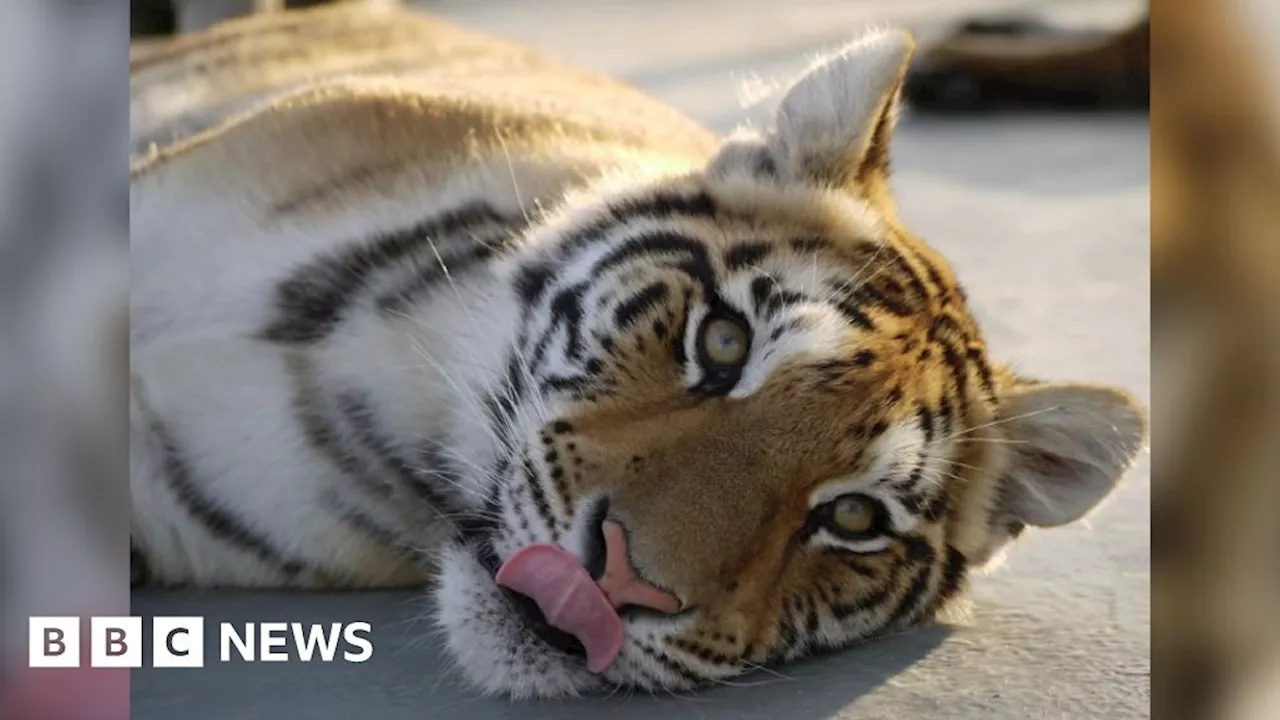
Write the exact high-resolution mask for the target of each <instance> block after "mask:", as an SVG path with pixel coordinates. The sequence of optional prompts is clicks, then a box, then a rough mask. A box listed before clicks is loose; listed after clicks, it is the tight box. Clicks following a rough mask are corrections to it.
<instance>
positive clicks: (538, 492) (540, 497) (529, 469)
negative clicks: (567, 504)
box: [524, 457, 559, 540]
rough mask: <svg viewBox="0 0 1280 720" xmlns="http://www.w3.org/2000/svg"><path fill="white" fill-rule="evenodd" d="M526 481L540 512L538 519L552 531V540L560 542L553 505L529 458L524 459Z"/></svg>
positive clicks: (536, 507)
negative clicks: (552, 512) (552, 510)
mask: <svg viewBox="0 0 1280 720" xmlns="http://www.w3.org/2000/svg"><path fill="white" fill-rule="evenodd" d="M524 481H525V484H526V485H527V487H528V488H529V492H530V493H532V494H533V503H534V507H535V509H536V510H537V512H538V517H539V518H541V519H542V521H543V522H544V523H546V526H547V527H548V528H549V529H550V530H551V537H552V540H558V535H559V532H558V531H557V529H556V519H555V516H553V515H552V514H551V505H550V504H549V503H548V502H547V494H546V491H544V490H543V489H542V483H541V482H539V481H538V473H537V472H536V471H534V469H533V461H532V460H530V459H529V458H528V457H525V459H524Z"/></svg>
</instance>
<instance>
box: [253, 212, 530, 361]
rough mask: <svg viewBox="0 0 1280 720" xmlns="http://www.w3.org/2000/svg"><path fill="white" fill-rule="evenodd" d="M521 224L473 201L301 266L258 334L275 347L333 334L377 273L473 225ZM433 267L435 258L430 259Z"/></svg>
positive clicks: (284, 285) (278, 290)
mask: <svg viewBox="0 0 1280 720" xmlns="http://www.w3.org/2000/svg"><path fill="white" fill-rule="evenodd" d="M519 222H522V219H516V218H511V217H505V216H503V215H501V214H499V213H498V212H497V211H496V210H495V209H494V208H493V207H492V206H490V205H489V204H488V203H486V202H483V201H475V202H471V203H468V204H466V205H463V206H461V207H458V208H454V209H452V210H448V211H446V212H444V213H442V214H440V215H437V216H435V217H432V218H430V219H428V220H425V221H422V222H419V223H416V224H414V225H413V226H411V227H408V228H405V229H403V230H398V231H395V232H390V233H384V234H380V235H376V236H374V237H373V238H371V239H369V240H367V241H362V242H360V243H359V244H357V245H354V246H351V247H348V248H345V249H343V250H341V251H338V252H334V253H329V254H327V255H325V256H322V257H321V258H319V259H317V260H314V261H312V262H310V263H307V264H305V265H303V266H302V267H301V268H299V269H298V270H296V271H294V272H293V273H292V274H291V275H290V276H289V278H288V279H286V280H285V281H284V282H282V283H280V285H279V286H277V288H276V300H275V304H276V318H275V319H274V320H273V321H271V322H270V323H268V325H267V327H266V328H265V329H264V330H263V331H262V332H261V333H260V335H261V337H263V338H264V339H267V340H271V341H274V342H286V343H312V342H317V341H319V340H322V339H324V338H325V337H326V336H327V335H328V334H329V333H330V332H332V330H333V328H334V326H335V325H337V323H338V321H339V320H340V319H341V316H342V313H343V311H345V310H346V309H347V308H348V307H349V306H350V305H351V303H352V302H353V301H354V299H355V297H356V296H357V295H358V294H359V292H360V291H361V289H363V288H364V287H365V286H366V285H367V284H368V283H369V281H370V280H371V279H372V278H373V276H375V275H376V274H377V273H379V272H381V271H383V270H385V269H387V268H390V267H396V266H397V265H398V264H399V263H401V262H403V261H404V260H405V258H407V257H409V256H410V255H412V254H413V253H415V252H417V251H419V250H420V249H422V248H424V247H429V246H430V244H431V243H435V244H436V246H437V247H439V245H440V243H441V242H442V241H444V240H446V239H449V238H453V237H454V236H457V235H460V234H463V233H465V232H468V231H472V230H474V229H475V228H476V227H477V226H482V227H491V226H494V225H498V226H511V227H513V228H514V227H515V226H516V225H517V224H518V223H519ZM431 259H432V261H433V262H434V253H432V254H431Z"/></svg>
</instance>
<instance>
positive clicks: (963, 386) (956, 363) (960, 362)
mask: <svg viewBox="0 0 1280 720" xmlns="http://www.w3.org/2000/svg"><path fill="white" fill-rule="evenodd" d="M938 345H939V347H941V348H942V357H943V358H944V359H945V360H946V363H947V367H948V368H949V369H950V370H951V375H952V377H954V378H955V381H956V397H958V398H959V399H960V400H961V402H963V401H964V400H965V398H968V397H969V366H968V365H967V364H965V362H964V359H963V358H962V357H961V356H960V353H959V352H957V351H956V349H955V348H954V347H952V346H950V345H948V344H947V343H938ZM961 409H962V410H963V408H961Z"/></svg>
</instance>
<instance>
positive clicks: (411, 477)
mask: <svg viewBox="0 0 1280 720" xmlns="http://www.w3.org/2000/svg"><path fill="white" fill-rule="evenodd" d="M336 404H337V406H338V409H339V412H341V413H342V416H343V418H344V419H345V420H346V422H347V425H348V426H349V427H350V428H351V431H352V433H353V434H354V436H355V440H356V441H357V442H359V443H360V444H361V445H363V446H364V447H365V449H366V450H367V451H368V452H369V453H370V454H371V455H372V456H373V457H374V458H376V460H377V461H378V462H379V463H380V464H381V465H382V466H383V468H384V469H385V471H386V472H387V473H388V474H390V475H392V476H394V477H398V478H399V479H400V481H401V483H402V484H403V485H404V486H405V487H407V488H408V489H409V491H410V492H412V493H413V494H415V495H417V496H418V498H419V499H421V500H423V501H424V502H426V503H428V504H430V505H431V506H432V507H434V508H435V509H436V510H438V511H440V512H442V513H448V512H452V511H454V510H456V508H454V507H453V506H452V505H453V504H452V502H450V500H449V498H448V497H447V496H445V495H444V494H442V493H441V492H439V491H438V490H436V488H435V487H433V486H432V484H431V482H430V481H429V480H427V479H426V478H423V477H420V476H419V474H418V473H417V472H416V471H415V470H414V469H413V468H412V467H410V465H409V463H408V462H406V461H404V460H403V459H402V458H400V457H398V456H397V455H398V453H397V452H396V448H395V442H394V441H393V440H392V439H391V438H389V437H387V435H386V434H384V433H383V432H382V431H381V429H380V428H379V427H378V424H377V421H376V420H375V418H374V413H373V410H372V408H370V406H369V404H368V403H367V402H365V401H364V400H363V399H362V398H361V397H360V396H359V395H358V394H357V393H356V392H355V391H352V390H348V391H345V392H340V393H338V395H337V397H336ZM421 455H422V457H423V459H426V460H429V461H431V462H434V463H438V466H437V467H428V468H427V469H429V470H437V471H439V472H446V471H447V470H448V468H449V466H448V465H447V464H446V463H445V461H444V458H442V457H440V452H439V450H438V449H436V450H432V451H427V452H424V453H422V454H421Z"/></svg>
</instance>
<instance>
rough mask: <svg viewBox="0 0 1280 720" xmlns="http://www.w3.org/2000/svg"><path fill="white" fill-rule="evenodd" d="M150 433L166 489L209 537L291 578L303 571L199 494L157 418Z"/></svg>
mask: <svg viewBox="0 0 1280 720" xmlns="http://www.w3.org/2000/svg"><path fill="white" fill-rule="evenodd" d="M151 433H152V435H153V436H154V437H155V438H156V441H157V442H158V443H159V444H160V449H161V453H162V458H161V459H162V463H163V466H164V471H165V477H166V478H167V479H168V484H169V489H170V490H172V491H173V494H174V497H175V498H176V499H177V500H178V502H179V504H181V505H182V507H183V509H184V510H186V511H187V513H188V514H189V515H190V516H191V517H192V518H193V519H194V520H196V521H197V522H199V523H200V524H201V525H203V526H204V528H205V530H207V531H208V532H209V534H210V535H212V536H214V537H215V538H218V539H219V540H222V541H223V542H226V543H227V544H229V545H233V546H235V547H236V548H238V549H240V550H242V551H244V552H246V553H248V554H250V555H253V556H254V557H256V558H257V559H258V560H260V561H262V562H263V563H264V564H267V565H270V566H272V567H275V568H277V569H279V570H280V571H281V572H282V573H284V574H285V575H287V576H289V577H291V578H292V577H296V576H297V575H299V574H301V573H302V572H303V571H304V570H306V569H307V564H306V563H305V562H303V561H302V560H299V559H296V558H291V557H287V556H286V555H285V554H284V552H283V551H281V550H280V549H278V548H276V547H275V546H273V545H272V544H271V542H270V541H269V540H267V538H266V537H264V536H262V535H260V534H258V533H257V532H255V531H254V530H253V529H251V528H250V527H249V526H247V525H245V524H244V523H242V522H241V521H240V520H239V519H238V518H237V517H236V516H235V515H233V514H232V513H231V511H229V510H227V509H225V508H222V507H219V506H218V504H217V503H216V502H214V501H213V500H212V499H211V498H209V497H207V496H206V495H204V493H202V492H201V491H200V488H199V484H198V483H197V481H196V480H195V479H194V478H193V477H192V470H191V466H190V465H189V464H188V463H187V461H186V458H185V457H183V454H182V448H181V447H180V446H179V445H178V441H177V440H176V439H175V438H174V437H173V435H172V434H171V433H170V432H169V429H168V428H167V427H165V426H164V424H163V423H162V422H161V421H160V420H159V419H158V418H154V419H152V421H151Z"/></svg>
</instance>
